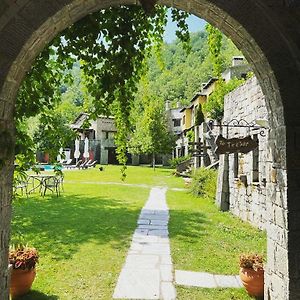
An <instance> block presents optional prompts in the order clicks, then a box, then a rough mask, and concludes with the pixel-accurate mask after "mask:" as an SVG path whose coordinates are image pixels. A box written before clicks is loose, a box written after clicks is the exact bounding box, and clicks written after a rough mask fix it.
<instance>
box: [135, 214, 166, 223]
mask: <svg viewBox="0 0 300 300" xmlns="http://www.w3.org/2000/svg"><path fill="white" fill-rule="evenodd" d="M140 219H145V220H162V221H168V220H169V217H168V215H161V214H157V215H149V214H142V215H140Z"/></svg>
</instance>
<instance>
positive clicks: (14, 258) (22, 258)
mask: <svg viewBox="0 0 300 300" xmlns="http://www.w3.org/2000/svg"><path fill="white" fill-rule="evenodd" d="M38 259H39V256H38V252H37V250H36V249H35V248H31V247H27V246H18V247H12V248H11V249H10V251H9V263H10V265H11V267H12V273H11V282H10V294H11V296H12V298H14V297H18V296H21V295H24V294H26V293H28V292H29V290H30V288H31V285H32V283H33V281H34V278H35V274H36V272H35V265H36V263H37V262H38Z"/></svg>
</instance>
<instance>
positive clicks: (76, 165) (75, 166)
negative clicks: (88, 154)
mask: <svg viewBox="0 0 300 300" xmlns="http://www.w3.org/2000/svg"><path fill="white" fill-rule="evenodd" d="M81 163H82V160H81V159H80V160H78V162H77V163H76V164H75V165H68V166H66V167H67V168H68V169H75V168H79V165H80V164H81Z"/></svg>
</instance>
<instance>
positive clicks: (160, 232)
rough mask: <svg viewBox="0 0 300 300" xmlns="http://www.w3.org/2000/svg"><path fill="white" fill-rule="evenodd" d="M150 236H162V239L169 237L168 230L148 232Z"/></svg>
mask: <svg viewBox="0 0 300 300" xmlns="http://www.w3.org/2000/svg"><path fill="white" fill-rule="evenodd" d="M148 235H154V236H160V237H168V236H169V232H168V230H148Z"/></svg>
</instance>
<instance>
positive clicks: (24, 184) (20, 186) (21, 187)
mask: <svg viewBox="0 0 300 300" xmlns="http://www.w3.org/2000/svg"><path fill="white" fill-rule="evenodd" d="M18 191H20V192H21V195H22V196H23V195H24V194H25V195H26V197H27V198H28V194H29V193H28V178H26V179H24V180H22V181H18V182H17V183H16V184H15V185H14V194H18Z"/></svg>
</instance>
